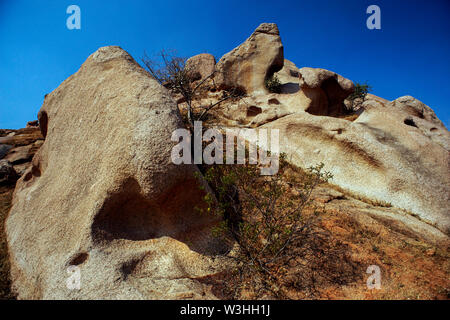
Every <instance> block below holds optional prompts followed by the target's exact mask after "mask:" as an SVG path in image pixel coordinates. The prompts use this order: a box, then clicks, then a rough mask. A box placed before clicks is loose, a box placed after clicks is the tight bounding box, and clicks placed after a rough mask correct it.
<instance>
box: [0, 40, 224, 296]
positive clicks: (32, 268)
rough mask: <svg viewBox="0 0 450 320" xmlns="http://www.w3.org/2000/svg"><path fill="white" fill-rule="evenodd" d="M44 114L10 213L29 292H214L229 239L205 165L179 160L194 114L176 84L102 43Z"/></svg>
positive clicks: (15, 273)
mask: <svg viewBox="0 0 450 320" xmlns="http://www.w3.org/2000/svg"><path fill="white" fill-rule="evenodd" d="M39 125H40V126H41V130H42V133H43V135H44V137H46V139H45V143H44V144H43V145H42V147H41V148H40V149H39V151H38V153H37V154H36V155H35V156H34V158H33V161H32V166H31V167H30V168H29V169H28V170H27V172H26V173H25V174H24V175H23V177H22V178H21V179H20V180H19V181H18V183H17V186H16V190H15V193H14V199H13V206H12V209H11V211H10V214H9V217H8V219H7V222H6V232H7V240H8V246H9V252H10V260H11V277H12V283H13V290H14V291H15V292H16V293H17V294H18V297H19V298H20V299H180V298H183V299H188V298H197V299H202V298H214V296H213V295H212V294H211V293H210V291H209V289H208V287H205V285H203V284H202V283H201V282H199V281H197V280H196V278H197V277H204V276H207V275H210V274H212V273H214V272H216V270H218V269H219V267H218V266H219V265H220V267H223V266H224V264H223V263H219V264H218V261H219V260H217V259H216V260H213V259H212V257H214V254H216V253H217V252H218V251H220V250H224V248H223V246H222V245H221V244H219V243H218V241H217V239H215V238H213V237H212V236H211V233H210V232H209V230H210V227H211V226H213V225H214V224H215V222H216V220H215V219H213V218H211V217H209V216H207V215H202V214H201V213H200V212H199V210H196V207H201V206H202V197H203V193H202V192H201V191H200V190H199V188H198V185H199V183H200V184H201V183H202V182H199V180H197V178H196V177H195V173H196V172H197V168H196V166H194V165H175V164H173V163H172V162H171V149H172V147H173V145H174V144H175V142H172V141H171V135H172V132H173V131H174V130H175V129H177V128H180V127H182V126H183V124H182V121H181V117H180V114H179V111H178V110H177V107H176V104H175V102H174V101H173V99H172V98H171V97H170V94H169V93H168V91H167V90H166V89H165V88H163V87H162V86H160V85H159V84H158V83H157V82H156V81H155V80H154V79H152V78H151V76H150V75H149V74H148V73H147V72H146V71H144V70H143V69H142V68H141V67H140V66H139V65H138V64H137V63H136V62H135V61H134V60H133V58H132V57H131V56H130V55H128V54H127V53H126V52H125V51H124V50H122V49H121V48H119V47H104V48H100V49H99V50H97V51H96V52H95V53H93V54H92V55H91V56H90V57H89V58H88V59H87V60H86V62H85V63H84V64H83V65H82V66H81V68H80V69H79V71H78V72H77V73H75V74H74V75H72V76H70V77H69V78H68V79H67V80H65V81H64V82H63V83H62V84H61V85H60V86H59V87H58V88H57V89H56V90H54V91H53V92H52V93H50V94H49V95H48V96H47V97H46V98H45V101H44V104H43V106H42V108H41V110H40V112H39ZM214 261H216V262H214ZM77 274H78V275H79V276H80V278H79V279H80V280H81V283H80V286H79V289H78V288H77V282H76V279H75V280H74V278H73V277H75V276H76V275H77ZM71 281H75V282H71ZM70 283H72V285H68V284H70Z"/></svg>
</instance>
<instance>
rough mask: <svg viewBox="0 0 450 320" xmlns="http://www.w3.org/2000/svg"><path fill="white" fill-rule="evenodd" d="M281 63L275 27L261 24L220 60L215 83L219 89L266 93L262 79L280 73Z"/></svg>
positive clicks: (277, 33) (281, 46)
mask: <svg viewBox="0 0 450 320" xmlns="http://www.w3.org/2000/svg"><path fill="white" fill-rule="evenodd" d="M283 63H284V56H283V44H282V43H281V38H280V33H279V31H278V27H277V25H276V24H274V23H262V24H261V25H260V26H259V27H258V28H256V30H255V31H254V32H253V34H252V35H251V36H250V37H249V38H248V39H247V40H246V41H245V42H244V43H242V44H241V45H240V46H239V47H237V48H235V49H234V50H233V51H231V52H229V53H227V54H225V55H224V56H223V57H222V58H221V59H220V61H219V62H218V63H217V65H216V71H217V74H216V76H215V81H216V84H217V85H218V87H219V88H221V89H229V88H239V89H241V90H243V91H245V92H246V93H248V94H250V93H251V94H259V93H267V89H266V87H265V80H266V79H267V78H268V77H270V76H272V75H273V74H274V73H275V72H277V71H279V70H281V69H282V68H283Z"/></svg>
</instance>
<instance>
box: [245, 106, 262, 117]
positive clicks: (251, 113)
mask: <svg viewBox="0 0 450 320" xmlns="http://www.w3.org/2000/svg"><path fill="white" fill-rule="evenodd" d="M261 112H262V109H261V108H260V107H257V106H250V107H248V109H247V117H254V116H256V115H258V114H260V113H261Z"/></svg>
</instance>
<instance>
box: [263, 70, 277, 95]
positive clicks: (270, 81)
mask: <svg viewBox="0 0 450 320" xmlns="http://www.w3.org/2000/svg"><path fill="white" fill-rule="evenodd" d="M265 86H266V88H267V90H269V92H272V93H280V92H281V81H280V79H278V77H277V75H276V74H273V75H272V76H270V77H268V78H267V79H266V81H265Z"/></svg>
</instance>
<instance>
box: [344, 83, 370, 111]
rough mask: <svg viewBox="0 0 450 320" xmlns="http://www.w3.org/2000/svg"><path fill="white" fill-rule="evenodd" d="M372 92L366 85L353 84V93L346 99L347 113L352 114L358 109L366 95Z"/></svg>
mask: <svg viewBox="0 0 450 320" xmlns="http://www.w3.org/2000/svg"><path fill="white" fill-rule="evenodd" d="M370 91H372V87H371V86H370V85H368V84H367V83H364V84H361V83H355V89H354V91H353V93H352V94H351V95H350V96H349V97H348V98H347V101H348V102H349V103H348V105H347V112H348V113H353V112H355V111H356V109H358V108H359V107H360V106H361V105H362V104H363V102H364V101H365V99H366V96H367V94H368V93H369V92H370Z"/></svg>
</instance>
